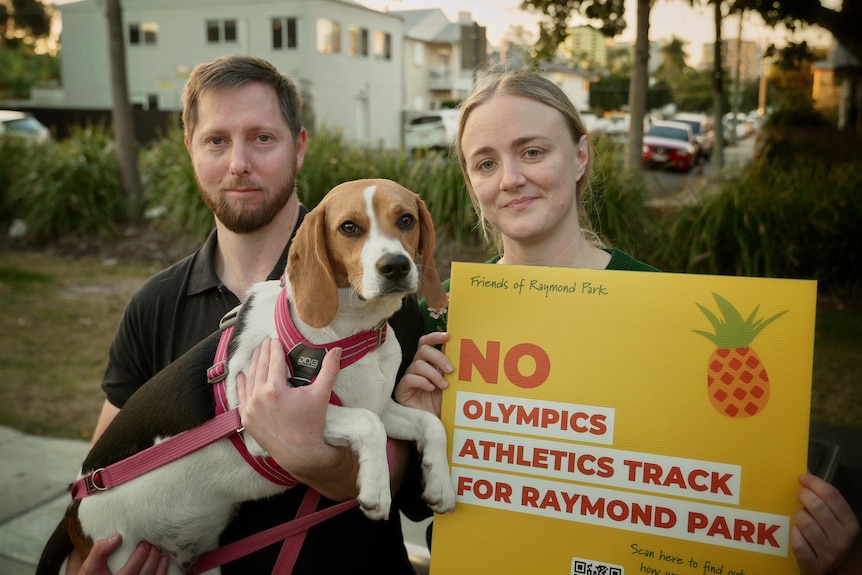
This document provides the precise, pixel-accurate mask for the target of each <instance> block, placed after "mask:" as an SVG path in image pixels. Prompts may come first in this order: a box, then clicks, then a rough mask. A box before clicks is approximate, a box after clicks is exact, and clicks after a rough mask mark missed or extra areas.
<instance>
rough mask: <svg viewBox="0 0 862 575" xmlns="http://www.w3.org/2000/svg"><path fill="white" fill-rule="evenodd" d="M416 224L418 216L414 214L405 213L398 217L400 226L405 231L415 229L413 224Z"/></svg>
mask: <svg viewBox="0 0 862 575" xmlns="http://www.w3.org/2000/svg"><path fill="white" fill-rule="evenodd" d="M415 225H416V218H415V217H413V214H403V215H402V216H401V217H400V218H398V227H399V228H401V229H402V230H404V231H410V230H412V229H413V226H415Z"/></svg>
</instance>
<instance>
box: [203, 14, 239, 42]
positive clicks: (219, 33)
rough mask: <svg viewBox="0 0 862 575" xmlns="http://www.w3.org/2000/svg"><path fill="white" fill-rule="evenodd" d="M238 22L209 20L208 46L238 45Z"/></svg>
mask: <svg viewBox="0 0 862 575" xmlns="http://www.w3.org/2000/svg"><path fill="white" fill-rule="evenodd" d="M236 35H237V27H236V20H207V44H236V41H237V37H236Z"/></svg>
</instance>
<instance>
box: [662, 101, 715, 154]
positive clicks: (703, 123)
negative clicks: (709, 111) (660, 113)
mask: <svg viewBox="0 0 862 575" xmlns="http://www.w3.org/2000/svg"><path fill="white" fill-rule="evenodd" d="M670 120H671V121H673V122H684V123H686V124H688V125H689V126H691V131H692V132H694V139H695V141H696V142H697V148H698V149H697V155H698V157H699V158H703V159H705V160H709V159H710V158H711V157H712V149H713V147H714V146H715V132H713V131H712V122H711V121H710V118H709V116H707V115H706V114H694V113H690V112H680V113H679V114H676V115H674V116H673V117H672V118H670Z"/></svg>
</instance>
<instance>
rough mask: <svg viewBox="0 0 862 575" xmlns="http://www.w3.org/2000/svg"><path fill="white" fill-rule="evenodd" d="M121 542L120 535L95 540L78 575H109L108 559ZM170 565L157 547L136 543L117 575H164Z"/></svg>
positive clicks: (145, 543) (169, 561) (168, 560)
mask: <svg viewBox="0 0 862 575" xmlns="http://www.w3.org/2000/svg"><path fill="white" fill-rule="evenodd" d="M122 542H123V537H122V536H121V535H114V536H113V537H109V538H108V539H97V540H96V542H95V543H93V548H92V549H91V550H90V554H89V555H88V556H87V559H86V560H85V561H84V563H83V564H81V568H80V570H79V571H78V575H111V571H110V569H108V557H110V556H111V554H112V553H113V552H114V551H116V550H117V549H119V547H120V544H121V543H122ZM70 563H71V558H70ZM170 564H171V560H170V559H169V558H168V557H167V556H166V555H162V552H161V551H160V550H159V548H158V547H156V546H155V545H151V544H149V543H147V542H145V541H143V542H141V543H138V546H137V547H136V548H135V550H134V551H133V552H132V554H131V555H130V556H129V560H128V561H126V564H125V565H124V566H123V568H122V569H120V570H119V571H117V575H166V574H167V572H168V568H169V567H170ZM70 567H71V565H70ZM67 573H69V571H67Z"/></svg>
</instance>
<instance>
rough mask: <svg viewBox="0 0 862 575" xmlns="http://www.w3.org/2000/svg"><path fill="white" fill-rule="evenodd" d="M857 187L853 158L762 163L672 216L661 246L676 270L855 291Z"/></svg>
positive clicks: (861, 200) (858, 168)
mask: <svg viewBox="0 0 862 575" xmlns="http://www.w3.org/2000/svg"><path fill="white" fill-rule="evenodd" d="M860 189H862V161H859V160H856V161H851V162H843V163H829V162H825V161H822V160H819V159H817V158H807V157H804V156H798V157H797V158H796V160H795V161H794V162H792V163H790V162H786V161H780V162H779V161H771V160H769V159H768V158H767V159H762V160H761V161H758V162H755V163H754V164H753V165H752V166H751V168H750V169H749V171H748V172H747V173H746V174H745V175H743V176H742V177H741V178H738V179H735V180H732V181H730V182H728V183H726V184H725V185H724V186H723V187H722V190H721V193H719V194H717V195H715V196H713V197H711V198H709V199H708V200H706V201H705V202H704V203H703V204H702V205H701V206H696V207H692V208H687V209H684V210H682V211H681V212H680V213H678V214H677V215H676V218H675V224H674V225H673V226H672V227H671V228H670V232H669V235H668V238H667V240H666V242H667V243H666V244H665V246H666V249H673V250H680V251H681V252H684V253H685V254H686V255H687V258H686V263H685V266H684V269H682V270H681V271H687V272H696V273H711V274H729V275H746V276H765V277H783V278H802V279H816V280H819V282H820V283H821V285H822V286H823V287H824V288H826V289H833V288H839V287H853V286H859V285H860V284H862V270H860V268H859V267H858V266H857V265H855V261H856V260H857V259H858V254H860V253H862V238H860V235H859V234H858V232H856V231H855V230H856V228H857V227H858V222H859V221H862V196H860V194H859V190H860ZM686 248H687V249H686Z"/></svg>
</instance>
